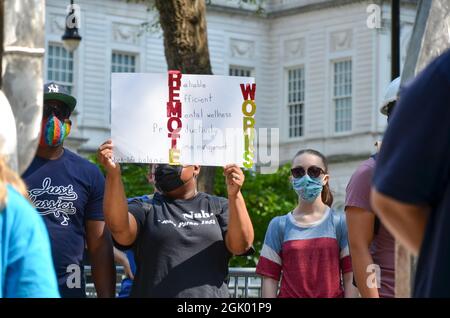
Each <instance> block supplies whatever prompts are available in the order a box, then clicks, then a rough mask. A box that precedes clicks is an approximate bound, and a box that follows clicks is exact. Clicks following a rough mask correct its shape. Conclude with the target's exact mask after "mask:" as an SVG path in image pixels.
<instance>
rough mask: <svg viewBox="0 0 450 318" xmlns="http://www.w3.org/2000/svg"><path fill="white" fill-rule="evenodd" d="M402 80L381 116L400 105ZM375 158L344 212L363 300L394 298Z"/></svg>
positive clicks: (391, 248) (391, 249) (391, 252)
mask: <svg viewBox="0 0 450 318" xmlns="http://www.w3.org/2000/svg"><path fill="white" fill-rule="evenodd" d="M399 87H400V78H397V79H395V80H394V81H392V82H391V84H390V85H389V87H388V89H387V92H386V96H385V98H384V102H383V104H382V107H381V113H382V114H384V115H387V116H388V120H389V115H390V114H391V112H392V110H393V107H394V105H395V103H396V101H397V96H398V91H399ZM375 163H376V155H374V156H371V157H370V158H369V159H367V160H366V161H364V162H363V163H361V164H360V166H359V167H358V168H357V169H356V171H355V172H354V173H353V175H352V177H351V178H350V181H349V183H348V185H347V189H346V198H345V212H346V216H347V226H348V238H349V245H350V254H351V257H352V266H353V272H354V277H355V283H356V286H357V288H358V290H359V293H360V294H361V297H364V298H378V297H383V298H393V297H394V296H395V240H394V238H393V236H392V235H391V234H390V233H389V232H388V230H387V229H386V228H385V227H384V226H383V224H382V223H381V222H380V221H379V220H378V218H377V217H376V216H375V214H374V212H373V209H372V207H371V205H370V189H371V185H372V177H373V173H374V170H375Z"/></svg>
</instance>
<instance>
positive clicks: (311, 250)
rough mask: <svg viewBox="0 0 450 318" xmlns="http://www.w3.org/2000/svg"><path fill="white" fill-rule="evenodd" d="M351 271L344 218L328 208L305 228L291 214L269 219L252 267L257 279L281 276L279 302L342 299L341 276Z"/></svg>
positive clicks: (341, 214) (277, 278) (343, 215)
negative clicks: (262, 241)
mask: <svg viewBox="0 0 450 318" xmlns="http://www.w3.org/2000/svg"><path fill="white" fill-rule="evenodd" d="M351 271H352V268H351V260H350V255H349V248H348V239H347V226H346V223H345V214H344V213H338V212H335V211H333V210H332V209H329V208H328V209H327V211H326V212H325V214H324V216H323V217H322V219H320V220H318V221H316V222H314V223H311V224H308V225H304V224H300V223H298V222H297V221H296V220H295V218H294V216H293V214H292V212H289V213H288V214H286V215H283V216H278V217H275V218H274V219H272V221H271V222H270V224H269V227H268V229H267V233H266V237H265V240H264V245H263V248H262V251H261V256H260V259H259V262H258V265H257V267H256V273H257V274H259V275H261V276H266V277H269V278H272V279H274V280H277V281H278V280H279V279H280V276H281V286H280V292H279V294H278V297H280V298H286V297H287V298H334V297H343V296H344V290H343V284H342V274H345V273H348V272H351Z"/></svg>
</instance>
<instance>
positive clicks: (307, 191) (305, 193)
mask: <svg viewBox="0 0 450 318" xmlns="http://www.w3.org/2000/svg"><path fill="white" fill-rule="evenodd" d="M292 188H294V190H295V192H297V194H298V195H299V197H300V198H301V199H302V200H303V201H306V202H309V203H311V202H313V201H314V200H315V199H316V198H317V197H318V196H319V195H320V193H322V189H323V184H322V179H321V178H311V177H310V176H309V175H307V174H305V175H304V176H303V177H301V178H292Z"/></svg>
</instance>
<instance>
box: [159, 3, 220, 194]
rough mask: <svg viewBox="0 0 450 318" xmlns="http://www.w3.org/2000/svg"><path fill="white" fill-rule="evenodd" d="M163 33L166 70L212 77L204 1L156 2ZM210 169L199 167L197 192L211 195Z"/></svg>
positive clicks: (212, 185)
mask: <svg viewBox="0 0 450 318" xmlns="http://www.w3.org/2000/svg"><path fill="white" fill-rule="evenodd" d="M155 5H156V8H157V9H158V11H159V21H160V24H161V28H162V30H163V33H164V51H165V55H166V61H167V66H168V68H169V70H179V71H181V72H182V73H184V74H212V71H211V62H210V60H209V50H208V37H207V32H206V17H205V16H206V5H205V1H204V0H156V1H155ZM215 170H216V169H215V168H214V167H202V170H201V173H200V177H199V180H198V189H199V191H203V192H207V193H213V190H214V175H215Z"/></svg>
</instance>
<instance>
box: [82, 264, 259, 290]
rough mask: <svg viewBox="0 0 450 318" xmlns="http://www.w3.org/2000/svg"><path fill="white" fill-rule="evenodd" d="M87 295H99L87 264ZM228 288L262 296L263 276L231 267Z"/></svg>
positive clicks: (118, 270) (120, 271)
mask: <svg viewBox="0 0 450 318" xmlns="http://www.w3.org/2000/svg"><path fill="white" fill-rule="evenodd" d="M116 273H117V278H116V282H117V284H116V296H117V295H118V294H119V290H120V282H121V281H122V279H124V278H125V272H124V269H123V267H122V266H117V267H116ZM84 275H85V281H86V296H87V297H89V298H95V297H97V293H96V291H95V287H94V284H93V282H92V275H91V267H90V266H85V268H84ZM228 289H229V291H230V297H232V298H258V297H261V278H260V277H259V276H258V275H256V273H255V268H254V267H230V268H229V282H228Z"/></svg>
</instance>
